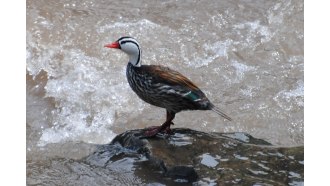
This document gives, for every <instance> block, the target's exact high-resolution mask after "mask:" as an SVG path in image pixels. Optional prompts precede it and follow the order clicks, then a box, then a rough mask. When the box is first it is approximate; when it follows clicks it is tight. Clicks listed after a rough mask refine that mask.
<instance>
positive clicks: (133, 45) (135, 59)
mask: <svg viewBox="0 0 330 186" xmlns="http://www.w3.org/2000/svg"><path fill="white" fill-rule="evenodd" d="M104 47H107V48H117V49H120V50H122V51H123V52H125V53H126V54H127V55H128V56H129V62H130V63H131V64H132V65H134V66H141V49H140V45H139V43H138V42H137V41H136V40H135V39H134V38H132V37H127V36H126V37H121V38H119V39H118V40H117V41H115V42H113V43H111V44H107V45H104Z"/></svg>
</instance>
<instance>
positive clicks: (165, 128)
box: [144, 110, 175, 137]
mask: <svg viewBox="0 0 330 186" xmlns="http://www.w3.org/2000/svg"><path fill="white" fill-rule="evenodd" d="M174 117H175V113H174V112H171V111H168V110H166V121H165V123H163V124H162V125H161V126H157V127H150V128H148V130H147V131H146V132H144V135H145V136H147V137H152V136H155V135H156V134H157V133H159V132H162V131H165V133H166V134H169V133H171V128H170V127H171V125H174V124H173V122H172V120H173V119H174Z"/></svg>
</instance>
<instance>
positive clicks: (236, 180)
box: [83, 128, 304, 185]
mask: <svg viewBox="0 0 330 186" xmlns="http://www.w3.org/2000/svg"><path fill="white" fill-rule="evenodd" d="M172 132H173V134H172V135H166V134H158V135H157V136H156V137H152V138H144V137H143V133H144V130H143V129H141V130H131V131H127V132H124V133H122V134H119V135H118V136H116V137H115V139H113V141H112V142H111V143H110V144H106V145H99V146H98V147H97V150H96V151H95V152H94V153H92V154H91V155H89V156H88V157H86V158H85V159H84V160H83V161H85V163H88V164H90V165H92V166H96V167H103V168H107V167H111V168H112V169H113V167H118V169H120V171H121V172H123V174H124V173H130V174H134V175H135V176H137V177H138V178H139V179H140V180H142V181H143V183H146V185H236V184H238V185H303V184H304V147H303V146H300V147H276V146H273V145H271V144H270V143H268V142H266V141H264V140H262V139H256V138H254V137H252V136H251V135H249V134H246V133H240V132H236V133H204V132H199V131H194V130H190V129H183V128H175V129H173V130H172Z"/></svg>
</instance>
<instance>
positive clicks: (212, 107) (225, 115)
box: [211, 104, 232, 121]
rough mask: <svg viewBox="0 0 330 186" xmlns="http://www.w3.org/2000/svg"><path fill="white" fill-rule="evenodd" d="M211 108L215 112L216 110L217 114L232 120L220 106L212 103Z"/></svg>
mask: <svg viewBox="0 0 330 186" xmlns="http://www.w3.org/2000/svg"><path fill="white" fill-rule="evenodd" d="M211 110H213V111H214V112H216V113H217V114H219V115H220V116H222V117H224V118H226V119H227V120H229V121H231V120H232V119H231V117H229V116H228V115H227V114H225V113H224V112H223V111H222V110H220V109H219V108H218V107H216V106H214V105H213V104H212V106H211Z"/></svg>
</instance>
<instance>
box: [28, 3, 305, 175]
mask: <svg viewBox="0 0 330 186" xmlns="http://www.w3.org/2000/svg"><path fill="white" fill-rule="evenodd" d="M26 5H27V10H26V29H27V30H26V43H27V48H26V74H27V75H26V77H27V90H26V105H27V113H26V114H27V116H26V122H27V123H26V125H27V162H29V163H31V162H37V161H38V162H39V161H41V159H42V160H44V161H46V160H49V159H51V157H55V156H57V157H58V156H60V157H65V158H76V159H78V158H80V157H83V156H85V155H87V154H88V153H90V151H91V149H90V148H88V147H86V148H84V149H74V147H75V145H76V144H79V143H86V144H105V143H109V142H110V141H111V140H112V139H113V138H114V137H115V135H116V134H119V133H122V132H124V131H126V130H130V129H136V128H144V127H148V126H153V125H159V124H161V123H163V122H164V120H165V110H164V109H161V108H157V107H154V106H151V105H149V104H147V103H145V102H143V101H142V100H140V99H139V98H138V97H137V96H136V95H135V94H134V92H133V91H132V90H131V89H130V87H129V85H128V83H127V80H126V75H125V70H126V65H127V61H128V58H127V56H126V55H125V54H124V53H122V52H120V51H118V50H110V49H107V48H104V47H103V46H104V44H107V43H110V42H113V41H115V40H117V39H118V38H119V37H121V36H132V37H135V38H136V39H137V40H138V41H139V43H140V45H141V46H142V50H143V54H142V62H143V63H144V64H157V65H164V66H168V67H170V68H173V69H176V70H177V71H179V72H181V73H182V74H184V75H185V76H187V77H189V78H190V79H191V80H192V81H193V82H195V83H196V84H197V85H198V86H199V87H200V88H201V89H202V90H203V91H204V92H205V93H206V95H207V96H208V97H209V99H210V100H211V101H212V102H213V103H214V104H215V105H217V106H218V107H220V108H222V109H223V110H224V111H225V112H226V113H228V115H230V116H231V117H232V118H233V121H231V122H229V121H226V120H224V119H223V118H221V117H219V116H218V115H217V114H215V113H213V112H211V111H187V112H181V113H179V114H177V115H176V118H175V120H174V123H175V125H174V127H185V128H191V129H194V130H199V131H204V132H246V133H249V134H251V135H252V136H254V137H256V138H261V139H264V140H266V141H269V142H270V143H272V144H274V145H278V146H299V145H303V144H304V16H303V9H304V5H303V1H301V0H288V1H287V0H278V1H267V0H260V1H250V0H239V1H230V0H223V1H218V0H211V1H204V0H202V1H199V0H191V1H174V0H163V1H147V0H137V1H133V2H131V1H105V0H99V1H96V0H88V1H87V0H82V1H78V0H70V1H66V0H59V1H45V0H39V1H33V0H28V1H27V3H26ZM68 152H70V153H68ZM40 166H42V163H41V165H40ZM28 175H29V171H28Z"/></svg>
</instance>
